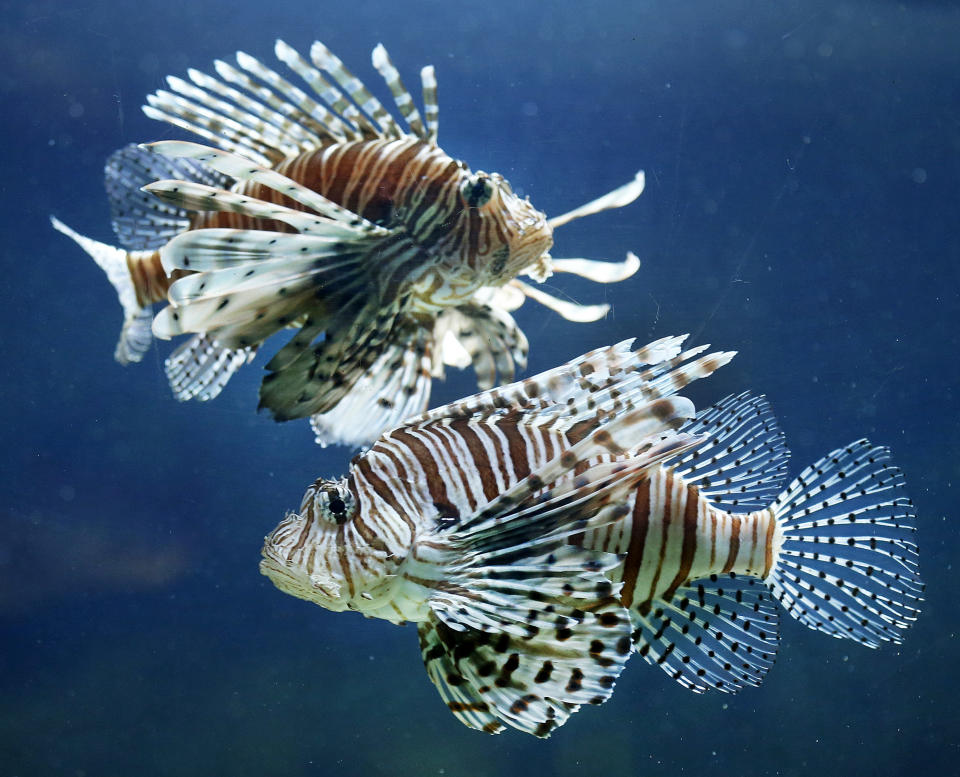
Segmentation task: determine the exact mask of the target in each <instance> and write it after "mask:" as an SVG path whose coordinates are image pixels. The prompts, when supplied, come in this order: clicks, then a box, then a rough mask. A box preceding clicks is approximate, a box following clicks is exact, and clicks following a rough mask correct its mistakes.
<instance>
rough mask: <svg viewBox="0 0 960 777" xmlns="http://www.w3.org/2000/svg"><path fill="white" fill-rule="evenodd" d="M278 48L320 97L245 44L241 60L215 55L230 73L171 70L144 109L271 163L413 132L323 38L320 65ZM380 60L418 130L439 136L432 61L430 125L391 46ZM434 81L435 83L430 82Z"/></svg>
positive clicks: (377, 55)
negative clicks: (229, 60) (177, 74)
mask: <svg viewBox="0 0 960 777" xmlns="http://www.w3.org/2000/svg"><path fill="white" fill-rule="evenodd" d="M274 52H275V54H276V56H277V58H278V59H279V60H280V61H281V62H283V63H284V64H286V65H287V66H288V67H289V68H290V69H291V70H292V71H293V72H294V73H296V74H297V75H298V76H299V77H300V78H302V79H303V81H304V82H305V83H306V84H307V85H308V86H309V87H310V89H311V90H312V91H313V92H314V93H315V95H316V96H317V97H318V98H319V99H314V98H312V97H310V96H308V95H307V93H306V92H304V90H303V89H301V88H300V87H298V86H295V85H294V84H292V83H290V81H288V80H287V79H285V78H284V77H283V76H281V75H280V74H278V73H277V72H276V71H274V70H273V69H272V68H270V67H267V66H266V65H264V64H263V63H262V62H260V61H259V60H258V59H256V58H255V57H252V56H250V55H249V54H246V53H244V52H242V51H238V52H237V54H236V66H235V65H233V64H230V63H227V62H224V61H222V60H217V61H215V62H214V69H215V70H216V72H217V75H219V76H220V79H222V80H220V79H218V78H216V77H214V76H211V75H208V74H206V73H202V72H201V71H199V70H195V69H192V68H191V69H190V70H188V71H187V76H188V78H189V81H187V80H185V79H181V78H177V77H175V76H170V77H168V78H167V83H168V85H169V88H170V91H168V90H163V89H161V90H158V91H156V92H154V93H153V94H151V95H148V96H147V104H146V105H145V106H143V111H144V113H145V114H146V115H147V116H149V117H150V118H152V119H156V120H159V121H165V122H167V123H169V124H172V125H174V126H178V127H181V128H183V129H185V130H187V131H188V132H192V133H194V134H196V135H199V136H200V137H202V138H204V139H205V140H207V141H208V142H210V143H212V144H214V145H216V146H217V147H219V148H221V149H224V150H225V151H229V152H233V153H240V154H243V155H244V156H247V157H250V158H251V159H254V160H255V161H256V162H258V163H260V164H264V165H267V166H273V165H275V164H277V163H278V162H279V161H281V160H282V159H285V158H289V157H292V156H296V155H297V154H300V153H303V152H305V151H311V150H314V149H317V148H322V147H323V146H324V145H326V144H328V143H330V142H344V141H348V140H356V139H360V138H364V137H383V138H400V137H405V136H406V135H407V133H406V132H405V131H404V130H403V129H402V128H401V127H400V126H399V125H398V124H397V122H396V121H395V120H394V118H393V116H392V115H391V114H390V113H389V112H388V111H387V110H386V108H384V106H383V105H382V103H381V102H380V101H379V100H378V99H377V98H376V97H375V96H374V95H373V94H372V93H371V92H370V91H369V90H368V89H367V88H366V87H365V86H364V85H363V83H362V82H361V81H360V80H359V79H358V78H356V76H354V75H353V74H352V73H350V71H349V70H347V69H346V67H345V66H344V64H343V62H342V61H341V60H340V59H339V58H338V57H337V56H336V55H334V54H333V53H332V52H330V50H329V49H327V48H326V46H324V45H323V44H321V43H319V42H317V43H315V44H314V45H313V46H312V48H311V52H310V55H311V58H312V60H313V64H311V63H310V62H308V61H307V60H306V59H305V58H304V57H303V56H301V55H300V54H299V53H298V52H297V51H296V50H295V49H293V48H292V47H290V46H289V45H287V44H286V43H284V42H283V41H279V40H278V41H277V42H276V45H275V47H274ZM373 61H374V65H375V67H376V68H377V69H378V70H379V72H380V74H381V75H382V77H383V78H384V80H385V82H386V84H387V86H388V87H389V88H390V91H391V93H392V95H393V97H394V101H395V102H396V104H397V108H398V109H399V111H400V113H401V115H402V116H403V117H404V119H405V121H406V122H407V124H408V126H409V128H410V131H411V133H412V134H413V135H415V136H416V137H419V138H421V139H424V140H428V141H433V142H436V117H437V111H436V80H435V79H433V78H432V68H431V69H430V74H431V76H430V77H429V78H428V77H427V76H426V75H424V76H423V81H424V96H425V98H427V97H428V96H429V98H430V99H429V101H428V104H427V122H426V127H425V126H424V122H423V119H421V117H420V114H419V112H418V111H417V109H416V107H415V105H414V103H413V99H412V98H411V96H410V93H409V92H408V91H407V90H406V88H405V87H404V86H403V83H402V82H401V80H400V77H399V73H398V72H397V70H396V68H395V67H394V66H393V64H392V62H390V59H389V56H387V54H386V50H385V49H384V48H383V46H378V47H377V48H376V49H375V50H374V53H373ZM314 65H315V66H316V67H314ZM318 68H319V69H318ZM321 70H325V71H326V72H327V73H328V74H329V75H330V77H331V79H332V81H331V80H328V79H327V78H325V77H324V76H323V74H322V73H321ZM426 72H427V69H426V68H425V69H424V73H426ZM430 82H432V87H431V88H428V83H430Z"/></svg>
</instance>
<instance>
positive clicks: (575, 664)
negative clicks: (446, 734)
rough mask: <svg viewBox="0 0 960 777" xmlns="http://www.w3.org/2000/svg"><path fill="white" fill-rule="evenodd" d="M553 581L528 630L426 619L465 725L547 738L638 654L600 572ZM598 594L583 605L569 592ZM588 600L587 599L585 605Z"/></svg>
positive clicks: (433, 673)
mask: <svg viewBox="0 0 960 777" xmlns="http://www.w3.org/2000/svg"><path fill="white" fill-rule="evenodd" d="M561 579H567V578H559V577H558V578H557V580H556V581H554V580H551V581H549V584H547V585H545V586H544V589H543V600H544V601H537V602H531V603H532V605H533V606H532V607H531V608H530V609H529V611H528V613H527V615H526V618H527V623H526V625H525V627H524V633H523V635H522V636H519V635H516V634H512V633H509V632H506V631H500V632H496V631H485V630H480V629H464V630H457V629H454V628H451V627H450V626H448V625H447V624H446V623H445V622H444V620H443V617H442V616H441V615H438V614H436V613H432V614H431V617H430V619H429V620H427V621H426V622H425V623H422V624H420V627H419V632H420V637H421V644H423V645H425V646H426V649H425V650H424V651H423V658H424V663H425V665H426V668H427V674H428V676H429V677H430V679H431V681H432V682H433V683H434V685H435V686H436V687H437V689H438V690H439V691H440V695H441V697H442V698H443V699H444V701H446V702H447V705H448V707H449V708H450V710H451V711H452V712H453V714H454V715H455V716H456V717H457V718H458V719H459V720H460V721H461V722H463V723H465V724H466V725H468V726H470V727H472V728H477V729H480V730H483V731H486V732H488V733H498V732H499V731H501V730H502V725H503V724H507V725H509V726H512V727H513V728H516V729H519V730H521V731H524V732H527V733H530V734H534V735H536V736H539V737H547V736H549V735H550V734H551V733H552V731H553V730H554V729H555V728H557V727H558V726H561V725H563V723H565V722H566V721H567V719H568V718H569V716H570V715H571V714H572V713H573V712H576V711H577V709H578V708H579V707H580V706H581V705H583V704H594V705H596V704H602V703H603V702H604V701H606V700H607V699H608V698H609V697H610V695H611V694H612V693H613V689H614V686H615V684H616V680H617V678H618V677H619V675H620V673H621V671H622V670H623V666H624V664H625V662H626V660H627V658H629V655H630V652H631V645H630V638H629V636H628V634H629V627H628V624H629V619H628V617H627V614H626V612H625V611H624V610H623V608H622V607H620V606H619V604H618V603H617V601H616V599H615V598H614V597H613V596H609V595H607V596H602V595H601V594H599V593H597V592H598V590H607V591H609V590H610V583H609V582H608V581H607V580H606V579H605V578H604V577H603V575H602V574H600V573H597V572H582V571H581V572H579V573H577V574H575V575H571V576H569V579H567V582H565V583H562V584H561V583H560V582H559V581H560V580H561ZM563 586H566V590H567V591H570V592H571V593H578V592H580V591H583V592H584V593H586V594H588V595H589V596H590V598H591V599H592V600H593V601H592V602H590V603H589V604H587V605H585V606H586V608H587V609H582V608H581V607H578V606H577V603H581V602H579V600H576V599H574V600H573V601H571V599H570V597H569V596H568V595H567V594H566V593H564V592H562V591H561V592H560V593H556V591H557V590H558V589H561V588H562V587H563ZM581 604H582V603H581Z"/></svg>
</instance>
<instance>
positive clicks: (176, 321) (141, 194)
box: [52, 41, 644, 444]
mask: <svg viewBox="0 0 960 777" xmlns="http://www.w3.org/2000/svg"><path fill="white" fill-rule="evenodd" d="M275 51H276V55H277V57H278V58H279V59H280V60H281V61H282V62H283V63H284V64H285V65H286V66H287V67H289V69H290V70H291V71H292V72H293V73H294V74H296V75H297V76H298V77H299V78H300V79H302V81H303V82H304V84H305V85H306V87H307V88H306V90H305V89H304V88H302V87H301V86H297V85H295V84H294V83H291V82H290V81H288V80H287V78H285V77H284V76H283V75H281V74H279V73H277V72H276V71H274V70H272V69H271V68H269V67H267V66H266V65H264V64H263V63H261V62H260V61H258V60H257V59H255V58H253V57H252V56H249V55H248V54H244V53H243V52H238V53H237V56H236V65H234V64H230V63H227V62H224V61H216V62H215V63H214V68H215V70H216V72H217V74H218V75H219V79H218V78H216V77H213V76H210V75H207V74H205V73H202V72H200V71H197V70H193V69H191V70H189V71H188V76H189V79H190V80H189V81H186V80H184V79H180V78H175V77H169V78H168V79H167V81H168V83H169V86H170V90H171V91H166V90H160V91H157V92H156V93H154V94H151V95H150V96H148V98H147V103H148V104H147V105H145V106H144V107H143V110H144V112H145V113H146V114H147V116H149V117H151V118H154V119H158V120H161V121H165V122H168V123H169V124H172V125H175V126H177V127H180V128H183V129H186V130H188V131H189V132H191V133H193V134H195V135H198V136H200V137H201V138H203V139H204V140H206V141H207V142H209V143H210V144H212V145H213V146H216V148H212V147H208V146H203V145H198V144H196V143H188V142H180V141H163V142H158V143H151V144H148V145H144V146H137V145H131V146H127V147H125V148H123V149H120V150H119V151H117V152H116V153H115V154H113V155H112V156H111V157H110V159H109V160H108V161H107V164H106V171H105V174H106V188H107V193H108V196H109V200H110V206H111V212H112V221H113V228H114V231H115V232H116V235H117V237H118V239H119V241H120V243H121V244H122V245H123V246H124V248H115V247H112V246H108V245H105V244H103V243H99V242H96V241H94V240H90V239H89V238H85V237H82V236H81V235H78V234H77V233H75V232H74V231H73V230H71V229H69V228H68V227H67V226H65V225H64V224H62V223H61V222H60V221H58V220H57V219H55V218H53V219H52V221H53V225H54V227H55V228H56V229H58V230H59V231H61V232H63V233H65V234H66V235H68V236H69V237H71V238H73V239H74V240H75V241H76V242H77V243H79V244H80V245H81V246H82V247H83V248H84V249H85V250H86V251H87V252H88V253H89V254H91V255H92V257H93V258H94V260H95V261H96V262H97V263H98V264H99V265H100V267H101V268H102V269H103V270H104V271H105V272H106V274H107V277H108V278H109V279H110V281H111V282H112V283H113V285H114V287H115V288H116V290H117V292H118V294H119V297H120V302H121V304H122V306H123V310H124V314H125V317H124V323H123V330H122V333H121V336H120V341H119V343H118V345H117V349H116V353H115V356H116V358H117V360H118V361H120V362H121V363H128V362H135V361H139V360H140V359H141V358H142V356H143V354H144V352H145V351H146V349H147V348H148V346H149V344H150V340H151V330H152V334H153V335H156V336H157V337H161V338H165V339H166V338H171V337H173V336H176V335H180V334H182V333H194V336H193V337H192V338H191V339H189V340H187V341H186V342H185V343H184V344H182V345H181V346H180V347H179V348H177V349H176V350H175V351H174V352H173V354H172V355H171V356H170V358H169V359H168V360H167V361H166V364H165V368H166V373H167V377H168V379H169V381H170V384H171V387H172V389H173V391H174V393H175V395H176V396H177V397H178V398H179V399H183V400H185V399H190V398H198V399H201V400H206V399H211V398H213V397H215V396H216V395H217V394H218V393H219V392H220V391H221V389H222V388H223V386H224V385H225V384H226V382H227V381H228V379H229V378H230V376H231V375H232V374H233V373H234V372H235V371H236V370H237V369H238V368H239V367H240V366H242V365H243V364H245V363H247V362H249V361H250V360H251V359H252V358H253V355H254V353H255V351H256V349H257V348H258V347H259V345H260V344H261V343H262V342H263V341H264V340H265V339H267V338H268V337H269V336H270V335H272V334H275V333H276V332H278V331H280V330H282V329H285V328H288V327H293V328H296V329H297V330H298V331H297V333H296V334H295V335H294V336H293V338H292V339H291V340H290V341H289V342H288V343H286V344H285V345H284V346H283V347H282V348H280V349H279V351H278V352H277V353H276V354H275V355H274V356H273V358H272V359H271V360H270V361H269V363H268V364H267V365H266V368H267V370H268V374H267V375H266V377H265V378H264V380H263V382H262V385H261V388H260V406H261V407H262V408H263V407H265V408H267V409H268V410H269V411H270V412H271V413H272V414H273V416H274V417H275V418H276V419H277V420H288V419H293V418H302V417H306V416H311V417H312V423H313V427H314V431H315V432H316V435H317V441H318V442H321V443H327V442H341V443H344V444H364V443H368V442H370V441H372V440H373V439H375V438H376V436H377V435H378V434H379V433H380V432H382V431H383V430H385V429H388V428H390V427H392V426H395V425H396V424H397V423H399V422H400V421H401V420H402V419H403V418H405V417H407V416H409V415H412V414H416V413H419V412H422V411H423V410H424V409H425V408H426V406H427V402H428V398H429V392H430V385H431V379H432V378H433V377H442V376H443V372H444V365H451V366H457V367H465V366H468V365H470V364H471V363H472V365H473V367H474V369H475V371H476V374H477V379H478V384H479V387H480V388H481V389H485V388H490V387H492V386H494V385H495V384H496V383H498V382H507V381H510V380H513V378H514V368H515V365H518V366H521V367H523V366H525V364H526V357H527V340H526V338H525V336H524V334H523V332H522V331H521V330H520V329H519V328H518V327H517V325H516V323H515V322H514V319H513V317H512V316H511V315H510V313H511V311H512V310H515V309H516V308H517V307H519V306H520V305H521V304H522V303H523V301H524V300H525V298H527V297H530V298H531V299H534V300H536V301H537V302H540V303H542V304H544V305H546V306H547V307H549V308H552V309H553V310H555V311H557V312H558V313H560V314H561V315H562V316H564V317H565V318H567V319H570V320H573V321H593V320H597V319H599V318H600V317H602V316H603V315H605V313H606V311H607V309H608V306H606V305H577V304H573V303H571V302H568V301H564V300H560V299H556V298H554V297H552V296H550V295H548V294H546V293H544V292H543V291H540V290H538V289H536V288H533V287H531V286H530V285H528V284H527V283H525V282H523V281H521V280H520V279H519V278H518V276H519V275H527V276H530V277H531V278H532V279H534V280H536V281H540V282H542V281H544V280H546V279H547V278H548V277H549V276H550V275H551V274H552V273H553V272H565V273H574V274H576V275H580V276H583V277H586V278H589V279H591V280H594V281H597V282H601V283H610V282H617V281H621V280H624V279H626V278H628V277H630V276H631V275H632V274H633V273H634V272H635V271H636V270H637V268H638V267H639V261H638V260H637V258H636V256H634V255H633V254H628V255H627V258H626V260H624V261H623V262H620V263H615V262H597V261H591V260H586V259H553V258H552V257H551V256H550V253H549V251H550V249H551V247H552V244H553V231H554V229H556V228H557V227H559V226H561V225H563V224H566V223H567V222H569V221H571V220H573V219H576V218H580V217H582V216H585V215H588V214H593V213H598V212H600V211H602V210H606V209H609V208H618V207H621V206H624V205H626V204H628V203H630V202H632V201H633V200H634V199H636V197H638V196H639V195H640V193H641V192H642V190H643V186H644V177H643V173H642V171H641V172H640V173H638V174H637V175H636V176H635V177H634V179H633V180H631V181H630V182H628V183H627V184H625V185H623V186H621V187H620V188H618V189H616V190H615V191H612V192H610V193H608V194H607V195H605V196H602V197H600V198H599V199H596V200H594V201H592V202H590V203H587V204H586V205H584V206H582V207H580V208H577V209H575V210H573V211H570V212H569V213H566V214H563V215H561V216H556V217H553V218H550V219H548V218H547V217H546V216H545V215H544V214H543V213H541V212H540V211H538V210H537V209H536V208H534V207H533V205H531V204H530V202H529V200H528V199H523V198H520V197H518V196H517V195H515V194H514V193H513V190H512V189H511V187H510V184H509V183H508V182H507V181H506V180H505V179H504V178H503V177H502V176H500V175H498V174H496V173H485V172H482V171H475V172H474V171H471V169H470V168H469V167H468V166H467V165H466V164H465V163H464V162H461V161H458V160H456V159H454V158H452V157H450V156H448V155H447V154H446V153H445V152H444V151H443V150H442V149H441V148H440V147H439V146H438V145H437V129H438V108H437V84H436V77H435V74H434V70H433V68H432V67H426V68H424V69H423V70H422V71H421V74H420V77H421V82H422V87H423V102H424V108H425V112H424V114H423V116H421V114H420V111H419V110H418V109H417V107H416V105H415V103H414V100H413V98H412V96H411V95H410V93H409V92H408V91H407V89H406V87H405V86H404V85H403V83H402V82H401V79H400V75H399V73H398V71H397V69H396V67H395V66H394V65H393V63H392V62H391V60H390V58H389V56H388V55H387V52H386V50H385V49H384V47H383V46H382V45H378V46H377V47H376V48H375V49H374V51H373V65H374V67H375V68H376V69H377V70H378V71H379V73H380V74H381V75H382V77H383V78H384V80H385V81H386V84H387V86H388V87H389V90H390V92H391V93H392V95H393V98H394V101H395V103H396V106H397V109H398V111H399V115H400V116H401V117H402V119H400V120H397V119H396V118H395V117H394V116H393V115H391V113H390V112H389V111H387V109H386V108H384V106H383V105H382V104H381V102H380V101H379V100H378V99H377V98H376V97H375V96H373V95H372V94H371V93H370V92H369V91H368V90H367V88H366V87H365V86H364V85H363V83H362V82H361V81H360V80H359V79H357V78H356V77H355V76H354V75H353V74H352V73H351V72H350V71H348V70H347V69H346V67H345V66H344V64H343V62H342V61H341V60H340V59H339V58H337V57H336V56H335V55H334V54H333V53H331V52H330V51H329V49H327V48H326V47H325V46H324V45H323V44H321V43H319V42H317V43H314V44H313V47H312V48H311V50H310V58H311V60H312V62H310V61H308V60H307V59H305V58H304V57H303V56H301V55H300V54H299V53H297V52H296V51H295V50H294V49H292V48H291V47H290V46H288V45H287V44H285V43H283V42H282V41H278V42H277V44H276V47H275ZM324 72H325V74H324ZM158 302H167V303H168V304H167V306H166V307H164V308H163V309H162V310H160V312H159V313H158V314H157V316H156V317H155V318H154V317H153V313H152V306H153V304H154V303H158ZM498 376H499V378H498Z"/></svg>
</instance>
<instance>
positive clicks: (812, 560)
mask: <svg viewBox="0 0 960 777" xmlns="http://www.w3.org/2000/svg"><path fill="white" fill-rule="evenodd" d="M772 509H773V511H774V514H775V515H776V517H777V520H778V526H777V538H776V542H777V545H778V549H777V551H776V555H775V560H774V564H773V567H772V568H771V571H770V573H769V574H768V576H767V578H766V580H765V582H766V583H767V584H768V585H769V586H770V588H771V589H772V590H773V592H774V595H775V596H776V597H777V599H779V601H780V603H781V604H782V605H783V606H784V607H786V609H787V612H789V613H790V614H791V615H792V616H793V617H794V618H796V619H797V620H798V621H800V622H801V623H803V624H804V625H806V626H809V627H810V628H811V629H816V630H817V631H822V632H825V633H826V634H830V635H831V636H834V637H844V638H846V639H851V640H854V641H856V642H860V643H862V644H864V645H867V646H869V647H878V646H879V645H880V644H882V643H883V642H893V643H899V642H901V641H902V639H903V632H904V630H906V629H907V628H909V627H910V625H911V624H912V623H913V621H914V620H916V618H917V615H918V614H919V612H920V604H921V602H922V601H923V582H922V581H921V579H920V574H919V571H918V564H917V562H918V555H917V543H916V525H915V519H916V514H915V513H914V509H913V503H912V502H911V501H910V499H909V497H908V496H907V494H906V489H905V486H904V479H903V473H902V472H901V471H900V470H899V469H897V468H896V467H895V466H893V464H891V462H890V451H889V450H888V449H887V448H881V447H878V446H875V445H872V444H871V443H870V442H868V441H867V440H858V441H857V442H854V443H851V444H850V445H848V446H846V447H845V448H839V449H837V450H835V451H833V452H832V453H830V454H828V455H827V456H824V457H823V458H822V459H820V460H819V461H818V462H816V463H815V464H813V465H812V466H810V467H807V468H806V469H805V470H804V471H803V472H802V473H801V474H800V476H799V477H797V478H796V480H794V481H793V482H792V483H791V484H790V486H789V487H788V488H787V489H786V490H785V491H784V492H783V493H782V494H781V495H780V496H779V497H777V499H776V501H775V502H774V504H773V508H772Z"/></svg>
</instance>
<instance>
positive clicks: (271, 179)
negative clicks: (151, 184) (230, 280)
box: [142, 140, 389, 235]
mask: <svg viewBox="0 0 960 777" xmlns="http://www.w3.org/2000/svg"><path fill="white" fill-rule="evenodd" d="M142 148H145V149H147V150H148V151H153V152H154V153H157V154H163V155H165V156H170V157H183V158H186V159H194V160H196V161H198V162H202V163H203V164H205V165H208V166H209V167H212V168H213V169H215V170H219V171H220V172H222V173H225V174H227V175H229V176H230V177H232V178H235V179H236V180H242V181H253V182H256V183H259V184H262V185H263V186H266V187H267V188H270V189H273V190H274V191H276V192H279V193H280V194H283V195H285V196H287V197H289V198H290V199H292V200H296V201H297V202H299V203H300V204H301V205H304V206H305V207H307V208H310V209H311V210H313V211H315V212H316V213H319V214H321V215H323V216H326V217H327V218H330V219H334V220H336V221H343V222H345V223H347V224H349V225H351V226H355V227H357V229H358V230H359V229H364V230H366V231H369V232H371V233H373V234H380V235H386V234H389V231H388V230H386V229H383V228H382V227H378V226H376V225H375V224H373V223H371V222H369V221H367V220H366V219H363V218H361V217H360V216H358V215H357V214H356V213H353V212H352V211H349V210H347V209H346V208H342V207H340V206H339V205H337V204H336V203H335V202H333V201H332V200H328V199H327V198H326V197H324V196H323V195H321V194H318V193H317V192H315V191H313V190H312V189H308V188H307V187H305V186H301V185H300V184H298V183H296V182H295V181H293V180H291V179H290V178H287V177H286V176H284V175H281V174H280V173H276V172H274V171H273V170H270V169H268V168H266V167H262V166H260V165H258V164H254V163H253V162H251V161H250V160H249V159H245V158H244V157H242V156H238V155H236V154H231V153H227V152H224V151H219V150H217V149H215V148H211V147H209V146H202V145H200V144H198V143H189V142H186V141H181V140H161V141H158V142H156V143H149V144H147V145H144V146H142Z"/></svg>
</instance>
